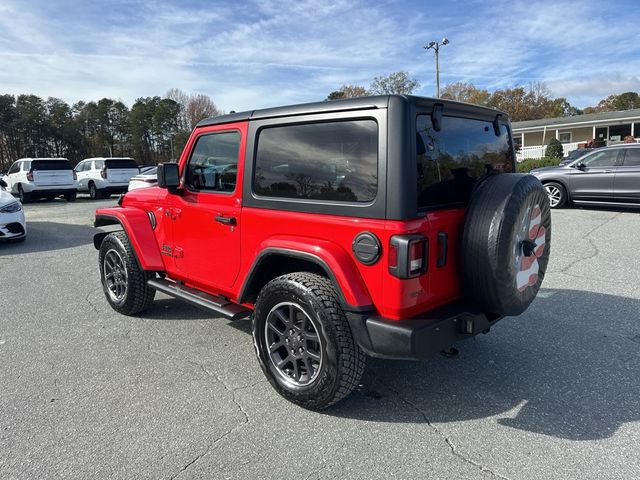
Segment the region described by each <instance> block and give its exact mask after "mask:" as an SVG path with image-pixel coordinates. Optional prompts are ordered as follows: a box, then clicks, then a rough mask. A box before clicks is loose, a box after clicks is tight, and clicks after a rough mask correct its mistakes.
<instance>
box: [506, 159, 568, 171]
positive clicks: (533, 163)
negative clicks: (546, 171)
mask: <svg viewBox="0 0 640 480" xmlns="http://www.w3.org/2000/svg"><path fill="white" fill-rule="evenodd" d="M559 163H560V161H559V160H558V159H557V158H549V157H544V158H531V159H529V160H523V161H522V162H520V163H516V171H518V172H520V173H529V171H530V170H533V169H534V168H540V167H557V166H558V164H559Z"/></svg>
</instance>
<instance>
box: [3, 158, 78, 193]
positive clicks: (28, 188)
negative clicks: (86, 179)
mask: <svg viewBox="0 0 640 480" xmlns="http://www.w3.org/2000/svg"><path fill="white" fill-rule="evenodd" d="M5 181H6V183H7V184H8V186H7V189H8V190H9V191H10V192H11V193H13V194H14V195H17V196H18V197H19V198H20V202H22V203H27V202H28V201H29V200H31V199H36V198H49V199H51V198H54V197H59V196H60V195H64V198H66V199H67V201H69V202H73V201H74V200H75V199H76V192H77V184H76V174H75V172H74V171H73V167H72V166H71V163H69V160H67V159H66V158H21V159H20V160H17V161H16V162H14V164H13V165H11V168H10V169H9V171H8V172H7V176H6V177H5Z"/></svg>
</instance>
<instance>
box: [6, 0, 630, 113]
mask: <svg viewBox="0 0 640 480" xmlns="http://www.w3.org/2000/svg"><path fill="white" fill-rule="evenodd" d="M638 6H639V5H638V2H637V0H629V1H622V0H620V1H616V0H610V1H607V2H603V1H601V0H600V1H590V0H586V1H562V0H549V1H547V0H543V1H537V0H529V1H521V0H509V1H505V0H490V1H484V0H483V1H445V0H441V1H431V0H422V1H420V0H399V1H379V0H367V1H362V0H350V1H347V0H335V1H327V2H323V1H318V0H314V1H309V0H298V1H285V0H282V1H275V0H255V1H254V0H235V1H227V0H208V1H193V0H187V1H177V0H176V1H167V2H160V1H151V0H141V1H127V2H125V1H118V0H113V1H105V0H92V1H91V2H86V1H77V2H72V1H67V0H32V1H29V0H23V1H20V0H0V94H3V93H10V94H21V93H33V94H36V95H39V96H41V97H45V98H46V97H58V98H62V99H63V100H65V101H67V102H69V103H73V102H76V101H78V100H84V101H90V100H99V99H100V98H103V97H109V98H113V99H119V100H122V101H124V102H125V103H127V104H128V105H131V104H132V103H133V102H134V101H135V99H136V98H139V97H148V96H154V95H159V96H163V95H164V94H165V93H166V92H167V90H168V89H170V88H179V89H181V90H183V91H185V92H187V93H204V94H207V95H209V96H210V97H211V98H212V99H213V100H214V102H215V103H216V105H217V106H218V107H219V108H220V109H222V110H223V111H225V112H229V111H231V110H235V111H242V110H252V109H256V108H263V107H271V106H278V105H287V104H293V103H303V102H312V101H319V100H324V99H325V98H326V96H327V95H328V94H329V93H330V92H331V91H333V90H337V89H339V88H340V86H341V85H343V84H355V85H362V86H365V87H367V86H369V84H370V83H371V81H372V80H373V78H374V77H376V76H381V75H387V74H389V73H391V72H395V71H398V70H405V71H408V72H409V74H410V75H411V76H412V77H415V78H416V79H417V80H418V81H419V82H420V88H419V89H418V90H417V91H416V92H415V93H417V94H419V95H424V96H434V95H435V62H434V55H433V51H432V50H429V51H427V50H425V49H424V48H423V47H424V45H425V44H426V43H428V42H429V41H432V40H439V41H441V40H442V38H443V37H445V36H446V37H447V38H448V39H449V41H450V43H449V44H448V45H446V46H443V47H442V49H441V50H440V69H441V77H440V81H441V85H446V84H448V83H452V82H470V83H473V84H474V85H476V86H477V87H480V88H486V89H488V90H489V91H493V90H495V89H499V88H505V87H514V86H524V87H526V86H527V85H529V84H530V83H532V82H545V83H546V85H547V87H548V88H549V90H550V92H551V93H552V95H553V96H554V97H566V98H567V99H568V100H569V101H570V102H571V103H572V104H573V105H575V106H577V107H579V108H583V107H586V106H591V105H595V104H597V103H598V101H599V100H601V99H602V98H605V97H606V96H608V95H610V94H619V93H622V92H625V91H640V34H639V33H638V32H639V29H638V21H639V20H638V18H639V17H638Z"/></svg>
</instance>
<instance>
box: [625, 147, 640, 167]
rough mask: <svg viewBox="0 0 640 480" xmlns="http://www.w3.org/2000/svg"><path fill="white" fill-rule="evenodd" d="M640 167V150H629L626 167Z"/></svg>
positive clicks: (626, 155) (627, 150)
mask: <svg viewBox="0 0 640 480" xmlns="http://www.w3.org/2000/svg"><path fill="white" fill-rule="evenodd" d="M638 165H640V148H628V149H626V154H625V157H624V166H625V167H637V166H638Z"/></svg>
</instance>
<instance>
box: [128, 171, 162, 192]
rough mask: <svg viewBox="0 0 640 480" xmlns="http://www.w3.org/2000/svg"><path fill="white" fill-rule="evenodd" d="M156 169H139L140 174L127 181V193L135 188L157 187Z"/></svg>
mask: <svg viewBox="0 0 640 480" xmlns="http://www.w3.org/2000/svg"><path fill="white" fill-rule="evenodd" d="M157 170H158V167H155V166H154V167H141V168H140V173H139V174H138V175H136V176H134V177H131V180H129V191H131V190H135V189H137V188H147V187H154V186H156V185H158V175H157Z"/></svg>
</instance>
